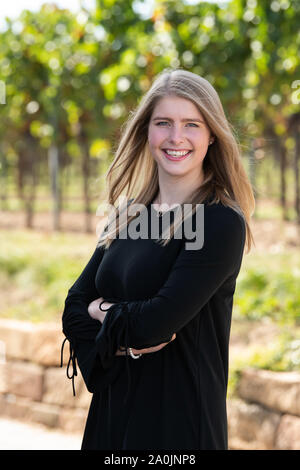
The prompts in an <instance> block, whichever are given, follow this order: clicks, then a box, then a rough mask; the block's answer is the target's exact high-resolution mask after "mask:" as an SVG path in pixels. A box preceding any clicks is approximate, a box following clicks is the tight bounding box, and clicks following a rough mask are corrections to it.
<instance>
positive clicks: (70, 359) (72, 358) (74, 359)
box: [60, 338, 77, 397]
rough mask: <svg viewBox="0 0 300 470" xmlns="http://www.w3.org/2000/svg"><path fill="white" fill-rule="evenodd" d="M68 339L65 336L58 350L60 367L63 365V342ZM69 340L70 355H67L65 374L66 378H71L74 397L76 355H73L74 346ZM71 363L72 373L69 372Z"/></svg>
mask: <svg viewBox="0 0 300 470" xmlns="http://www.w3.org/2000/svg"><path fill="white" fill-rule="evenodd" d="M67 340H68V338H65V339H64V340H63V342H62V345H61V350H60V367H63V354H64V346H65V342H66V341H67ZM68 341H69V347H70V356H69V360H68V364H67V370H66V374H67V377H68V379H70V380H72V388H73V396H74V397H75V395H76V393H75V383H74V377H75V376H77V367H76V355H75V351H74V348H73V346H72V344H71V341H70V340H68ZM71 364H72V374H70V366H71Z"/></svg>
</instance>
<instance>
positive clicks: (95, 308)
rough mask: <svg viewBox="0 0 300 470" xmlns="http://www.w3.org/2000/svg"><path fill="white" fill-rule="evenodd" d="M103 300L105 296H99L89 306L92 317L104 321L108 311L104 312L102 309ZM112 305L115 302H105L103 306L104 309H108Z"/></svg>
mask: <svg viewBox="0 0 300 470" xmlns="http://www.w3.org/2000/svg"><path fill="white" fill-rule="evenodd" d="M103 301H104V298H103V297H99V298H98V299H95V300H93V301H92V302H91V303H90V304H89V306H88V312H89V315H90V317H91V318H93V319H94V320H99V321H100V322H101V323H103V321H104V318H105V315H106V312H102V310H100V308H99V305H100V303H101V302H103ZM112 305H114V304H112V303H110V302H104V303H103V304H102V306H101V307H102V308H103V309H104V310H107V309H108V308H109V307H111V306H112Z"/></svg>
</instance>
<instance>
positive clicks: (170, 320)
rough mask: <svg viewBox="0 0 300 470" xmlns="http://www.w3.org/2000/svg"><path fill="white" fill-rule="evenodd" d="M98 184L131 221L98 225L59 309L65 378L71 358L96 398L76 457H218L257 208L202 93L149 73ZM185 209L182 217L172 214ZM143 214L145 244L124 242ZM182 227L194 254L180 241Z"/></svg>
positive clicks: (187, 80) (211, 101)
mask: <svg viewBox="0 0 300 470" xmlns="http://www.w3.org/2000/svg"><path fill="white" fill-rule="evenodd" d="M107 176H108V202H109V204H111V205H112V206H113V207H115V205H116V202H117V200H118V198H119V197H120V196H121V195H124V194H125V195H126V197H127V198H128V199H129V202H128V203H127V205H126V211H127V209H128V214H127V215H128V218H127V220H125V222H124V218H122V217H121V216H122V214H123V215H124V213H125V212H126V211H124V206H123V209H122V208H120V207H119V209H118V210H117V211H116V213H115V216H114V217H112V218H111V219H110V220H109V222H108V223H107V225H106V228H105V230H104V231H103V232H102V234H101V237H100V240H99V243H98V245H97V247H96V249H95V251H94V253H93V255H92V257H91V259H90V261H89V262H88V264H87V266H86V267H85V269H84V270H83V272H82V273H81V275H80V276H79V278H78V279H77V280H76V282H75V283H74V285H73V286H72V287H71V288H70V289H69V291H68V296H67V298H66V301H65V309H64V312H63V332H64V334H65V336H66V338H67V339H68V340H69V342H70V353H71V355H70V362H71V363H72V365H73V374H72V375H70V373H69V372H68V376H69V377H71V378H73V379H74V375H76V374H77V371H76V358H77V362H78V365H79V368H80V370H81V373H82V375H83V378H84V380H85V383H86V385H87V388H88V390H89V391H90V392H91V393H93V398H92V402H91V406H90V410H89V415H88V419H87V423H86V428H85V433H84V437H83V443H82V449H107V450H108V449H126V450H127V449H130V450H134V449H145V450H146V449H153V450H155V449H159V450H162V449H164V450H171V449H173V450H196V449H214V450H217V449H227V417H226V391H227V378H228V343H229V334H230V324H231V313H232V303H233V295H234V291H235V286H236V278H237V276H238V273H239V271H240V266H241V263H242V257H243V252H244V246H245V244H246V245H247V250H248V251H249V250H250V248H251V244H252V242H253V237H252V234H251V230H250V227H249V223H250V217H251V215H252V213H253V211H254V197H253V192H252V188H251V185H250V183H249V181H248V178H247V175H246V172H245V170H244V168H243V164H242V161H241V157H240V153H239V147H238V144H237V142H236V139H235V138H234V135H233V132H232V130H231V128H230V125H229V123H228V121H227V119H226V117H225V114H224V111H223V108H222V105H221V102H220V99H219V97H218V94H217V92H216V91H215V89H214V88H213V87H212V85H211V84H210V83H209V82H208V81H207V80H205V79H204V78H201V77H199V76H198V75H196V74H194V73H191V72H189V71H185V70H182V69H176V70H174V69H173V70H168V69H167V70H165V71H163V72H162V73H161V74H160V75H158V77H157V78H156V80H155V81H154V83H153V85H152V87H151V88H150V90H149V91H148V92H147V93H146V95H145V96H144V97H143V99H142V100H141V101H140V103H139V105H138V107H137V109H136V110H135V112H134V113H132V114H131V116H130V118H129V119H128V121H127V125H126V128H125V130H124V132H123V136H122V138H121V140H120V143H119V147H118V149H117V151H116V155H115V158H114V161H113V163H112V164H111V166H110V168H109V171H108V175H107ZM135 204H139V206H138V208H139V210H140V209H141V208H142V210H140V212H139V213H138V214H137V213H135V214H132V213H129V209H130V208H131V207H133V206H134V205H135ZM186 205H189V206H188V207H190V208H192V211H191V212H190V214H189V215H188V216H185V215H184V214H185V213H184V211H182V210H180V211H177V215H176V213H175V212H174V211H171V210H170V208H172V207H173V208H174V206H175V207H176V208H177V209H181V208H183V207H184V206H186ZM166 207H167V208H169V210H166ZM199 207H201V208H202V209H203V212H202V215H203V217H202V218H200V219H199V217H197V214H198V210H197V208H199ZM159 209H161V210H159ZM162 209H165V210H162ZM178 212H179V216H178ZM141 214H143V216H144V218H143V219H141V220H142V221H143V227H140V228H142V229H143V230H144V234H145V231H146V234H147V235H148V237H145V236H143V237H140V238H138V237H135V236H134V237H133V236H130V227H132V224H134V223H135V222H137V220H139V219H138V217H139V216H141ZM164 219H167V220H168V223H167V228H168V230H169V231H170V232H169V234H170V236H169V237H164V235H163V234H164V233H165V228H166V224H164ZM188 220H190V222H192V227H193V230H194V232H193V233H195V234H196V235H199V234H200V238H201V236H203V237H202V238H203V243H202V244H200V246H199V243H198V244H196V245H194V246H191V244H190V245H188V244H187V241H188V238H189V237H188V236H187V235H186V232H185V231H184V230H182V228H183V227H184V224H185V223H186V222H187V221H188ZM122 221H123V222H122ZM169 221H170V224H169ZM112 222H114V223H112ZM116 222H118V224H117V223H116ZM139 225H140V226H141V225H142V223H141V222H139ZM153 226H156V229H157V227H158V236H157V237H153V231H151V228H153ZM133 227H134V228H137V226H136V225H135V226H133ZM180 228H181V231H180V230H179V229H180ZM131 233H133V232H132V231H131ZM156 233H157V232H156ZM124 234H125V235H126V236H124ZM178 234H181V236H177V235H178ZM151 235H152V236H151ZM196 235H195V236H196Z"/></svg>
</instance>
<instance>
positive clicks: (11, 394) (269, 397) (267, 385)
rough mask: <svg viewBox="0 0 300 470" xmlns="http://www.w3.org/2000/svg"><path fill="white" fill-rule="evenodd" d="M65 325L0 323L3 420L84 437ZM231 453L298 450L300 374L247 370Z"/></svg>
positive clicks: (83, 410) (82, 396)
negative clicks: (68, 370)
mask: <svg viewBox="0 0 300 470" xmlns="http://www.w3.org/2000/svg"><path fill="white" fill-rule="evenodd" d="M63 339H64V336H63V334H62V332H61V325H58V324H42V325H34V324H31V323H27V322H19V321H12V320H0V416H1V415H2V416H5V417H11V418H16V419H19V420H22V421H29V422H30V421H32V422H37V423H40V424H44V425H46V426H49V427H51V428H59V429H61V430H64V431H68V432H74V433H79V434H81V435H82V433H83V430H84V425H85V420H86V416H87V411H88V407H89V403H90V400H91V394H90V393H89V392H87V390H86V388H85V385H84V383H83V380H82V379H81V376H80V373H79V375H78V376H77V377H76V378H75V389H76V397H73V390H72V384H71V380H68V379H67V378H66V362H67V360H68V357H69V354H68V353H69V344H68V342H67V343H66V345H65V350H64V357H65V360H64V367H63V368H60V350H61V344H62V341H63ZM228 428H229V446H230V448H231V449H253V450H255V449H262V450H271V449H281V450H289V449H291V450H295V449H297V450H299V449H300V373H296V372H280V373H276V372H271V371H265V370H254V369H246V370H244V371H243V372H242V374H241V379H240V381H239V386H238V390H237V397H236V398H231V399H229V400H228Z"/></svg>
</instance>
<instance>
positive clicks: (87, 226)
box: [81, 143, 93, 233]
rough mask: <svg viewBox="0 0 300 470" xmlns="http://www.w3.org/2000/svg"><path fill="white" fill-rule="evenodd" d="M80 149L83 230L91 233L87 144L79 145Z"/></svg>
mask: <svg viewBox="0 0 300 470" xmlns="http://www.w3.org/2000/svg"><path fill="white" fill-rule="evenodd" d="M81 149H82V172H83V198H84V213H85V231H86V232H87V233H92V231H93V229H92V219H91V203H90V190H89V189H90V188H89V179H90V178H89V177H90V155H89V151H88V147H87V145H86V144H85V143H84V144H83V145H81Z"/></svg>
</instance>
